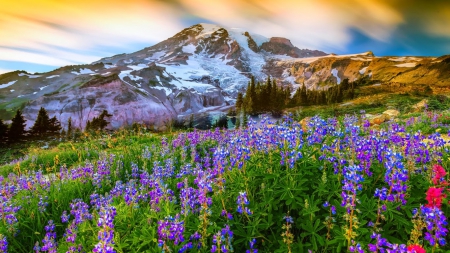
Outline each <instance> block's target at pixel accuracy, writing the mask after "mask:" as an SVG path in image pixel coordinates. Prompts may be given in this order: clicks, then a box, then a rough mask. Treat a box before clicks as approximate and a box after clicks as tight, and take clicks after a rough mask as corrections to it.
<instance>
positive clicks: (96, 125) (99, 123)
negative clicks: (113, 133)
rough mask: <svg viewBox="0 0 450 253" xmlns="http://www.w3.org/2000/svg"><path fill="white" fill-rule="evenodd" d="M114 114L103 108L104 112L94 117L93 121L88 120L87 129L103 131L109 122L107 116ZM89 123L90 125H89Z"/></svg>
mask: <svg viewBox="0 0 450 253" xmlns="http://www.w3.org/2000/svg"><path fill="white" fill-rule="evenodd" d="M111 116H112V115H111V114H109V113H108V111H107V110H103V111H102V113H101V114H100V115H99V116H98V117H94V118H93V119H92V121H88V122H87V123H86V130H93V131H97V130H100V131H103V129H105V127H106V126H107V125H108V124H109V122H108V121H106V119H105V117H111ZM88 124H89V127H88Z"/></svg>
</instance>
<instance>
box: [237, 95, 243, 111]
mask: <svg viewBox="0 0 450 253" xmlns="http://www.w3.org/2000/svg"><path fill="white" fill-rule="evenodd" d="M243 103H244V97H243V96H242V93H240V92H239V93H238V96H237V99H236V113H237V114H239V113H240V111H241V109H242V106H243Z"/></svg>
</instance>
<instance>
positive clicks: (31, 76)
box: [19, 73, 41, 78]
mask: <svg viewBox="0 0 450 253" xmlns="http://www.w3.org/2000/svg"><path fill="white" fill-rule="evenodd" d="M19 76H27V77H28V78H38V77H41V75H30V74H25V73H20V74H19Z"/></svg>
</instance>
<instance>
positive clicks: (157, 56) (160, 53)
mask: <svg viewBox="0 0 450 253" xmlns="http://www.w3.org/2000/svg"><path fill="white" fill-rule="evenodd" d="M166 54H167V52H166V51H158V52H155V53H153V54H152V56H150V57H147V58H145V59H144V60H147V61H150V62H154V61H156V60H159V59H160V58H161V57H163V56H164V55H166Z"/></svg>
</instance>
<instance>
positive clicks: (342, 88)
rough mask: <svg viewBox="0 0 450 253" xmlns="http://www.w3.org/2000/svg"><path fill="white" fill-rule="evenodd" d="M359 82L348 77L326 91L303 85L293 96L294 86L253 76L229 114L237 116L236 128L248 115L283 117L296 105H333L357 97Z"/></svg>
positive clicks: (239, 94) (243, 123)
mask: <svg viewBox="0 0 450 253" xmlns="http://www.w3.org/2000/svg"><path fill="white" fill-rule="evenodd" d="M358 85H359V81H356V82H349V80H348V79H347V78H346V79H344V80H343V81H342V82H341V83H340V84H338V85H333V86H331V87H328V88H327V89H323V90H308V89H307V88H306V86H305V84H304V83H303V85H302V86H301V87H300V88H298V89H297V90H296V91H295V93H294V94H293V95H292V94H291V93H292V90H291V87H289V86H287V87H280V86H278V85H277V83H276V80H274V79H271V78H270V76H269V77H267V79H266V81H265V82H264V83H261V82H255V78H254V77H251V79H250V82H249V84H248V86H247V90H246V92H245V94H243V93H241V92H239V93H238V96H237V99H236V107H235V112H229V113H228V115H229V116H236V127H239V126H240V125H241V119H242V121H243V122H242V125H246V123H247V116H248V115H258V114H263V113H271V114H272V115H273V116H280V115H281V114H282V112H283V110H284V109H286V108H292V107H296V106H308V105H329V104H334V103H340V102H342V101H344V100H347V99H353V98H354V97H355V88H356V87H357V86H358Z"/></svg>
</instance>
